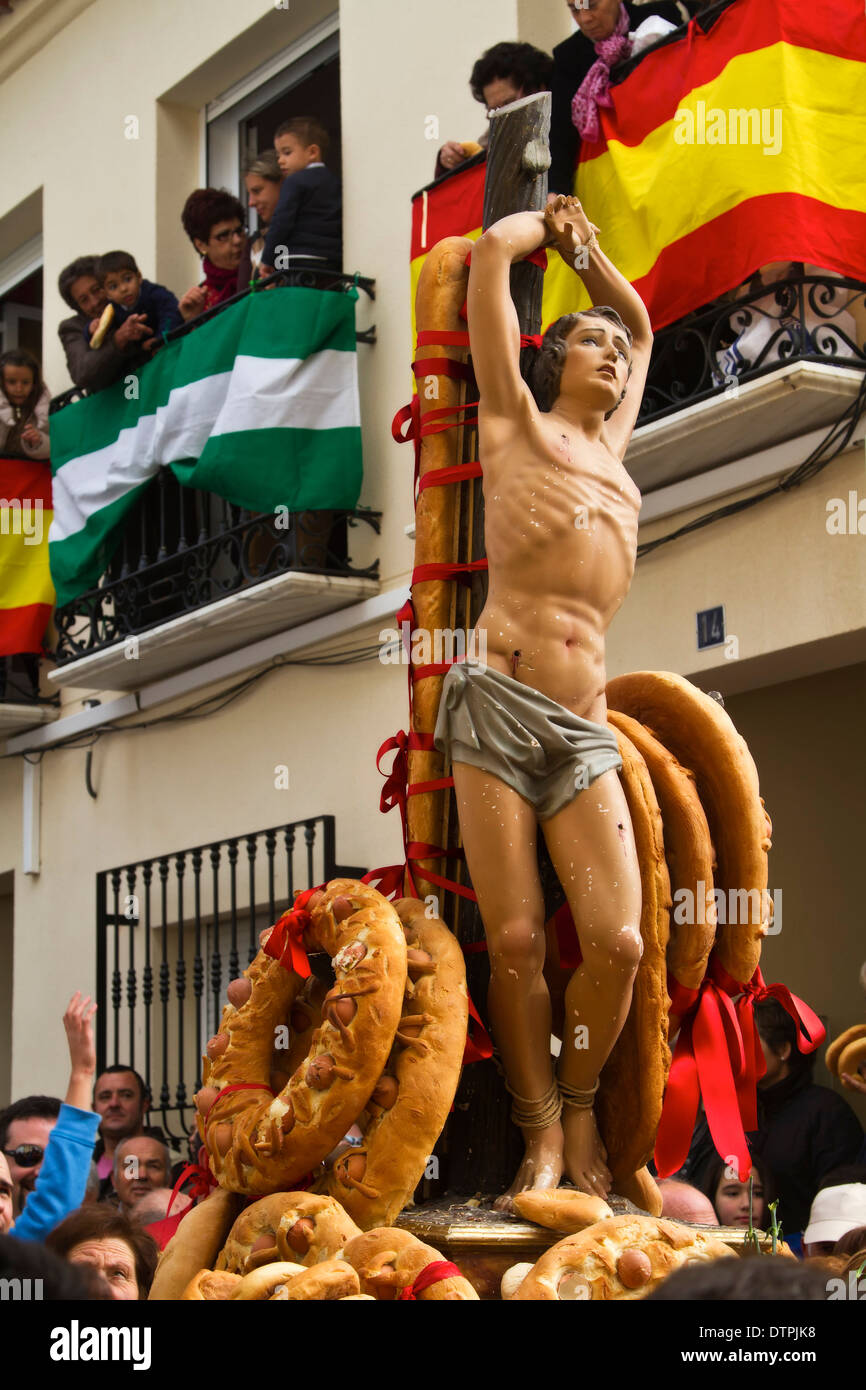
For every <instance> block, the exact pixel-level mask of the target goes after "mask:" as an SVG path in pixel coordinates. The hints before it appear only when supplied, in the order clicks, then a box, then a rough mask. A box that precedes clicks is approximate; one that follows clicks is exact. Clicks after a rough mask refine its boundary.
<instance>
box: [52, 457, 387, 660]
mask: <svg viewBox="0 0 866 1390" xmlns="http://www.w3.org/2000/svg"><path fill="white" fill-rule="evenodd" d="M380 520H381V513H380V512H373V511H366V510H358V511H316V512H297V513H294V512H293V513H288V514H280V515H276V514H272V513H270V512H268V513H262V514H257V513H254V512H249V511H245V510H244V509H243V508H242V507H236V506H233V505H232V503H230V502H227V501H225V499H224V498H221V497H217V496H216V495H215V494H214V493H210V492H201V491H200V490H198V489H196V488H188V487H182V486H181V485H180V483H179V482H178V481H177V479H176V478H175V476H174V474H173V473H172V471H171V469H169V468H162V469H160V471H159V473H158V474H157V476H156V478H154V480H153V482H152V483H151V484H150V487H149V488H148V489H147V490H146V491H145V492H144V493H143V494H142V496H141V498H140V499H139V500H138V502H137V504H136V506H135V508H134V510H133V511H132V513H131V514H130V516H129V518H128V520H127V524H126V526H125V528H124V531H123V537H122V540H121V542H120V545H119V548H118V550H117V551H116V552H115V554H114V557H113V558H112V560H111V563H110V565H109V567H108V570H107V571H106V573H105V574H104V575H103V576H102V578H101V580H100V582H99V584H97V585H96V586H95V587H93V588H92V589H88V590H86V591H85V593H83V594H81V595H79V597H78V598H76V599H74V600H73V601H72V602H71V603H67V604H65V605H64V606H63V607H61V608H58V609H57V612H56V613H55V619H54V621H55V625H56V628H57V648H56V653H55V655H56V659H57V663H58V665H60V666H62V665H63V664H64V663H66V662H70V661H76V660H78V659H79V658H81V657H82V656H87V655H89V654H90V653H91V652H97V651H102V650H104V649H105V648H106V647H111V646H114V645H115V644H116V643H118V642H123V641H124V640H125V639H126V638H128V637H129V636H132V635H138V634H141V633H144V632H147V631H148V630H149V629H151V628H154V627H158V626H159V625H160V624H161V623H164V622H167V621H168V620H169V619H171V618H177V617H180V616H181V615H182V614H184V613H189V612H191V611H193V610H195V609H199V608H202V607H204V606H205V605H206V604H210V603H215V602H216V601H217V600H218V599H221V598H226V597H227V596H228V595H229V594H233V593H237V592H238V590H240V589H247V588H249V587H251V586H252V585H254V584H260V583H262V582H263V581H264V580H267V579H272V578H274V576H275V575H278V574H285V573H288V572H289V571H293V570H294V571H297V570H303V571H304V572H305V573H308V574H310V573H312V574H327V575H342V576H354V577H356V578H367V579H375V578H377V577H378V573H379V562H378V560H376V561H374V562H373V563H372V564H370V565H367V566H366V567H358V566H355V565H353V564H352V562H351V560H350V558H349V536H350V533H351V532H352V530H353V529H354V528H356V527H357V526H358V525H359V524H361V523H363V524H365V525H366V526H369V527H370V528H371V529H372V530H373V531H374V532H375V533H376V534H377V535H378V534H379V524H380Z"/></svg>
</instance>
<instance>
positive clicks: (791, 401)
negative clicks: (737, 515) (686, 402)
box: [625, 362, 863, 493]
mask: <svg viewBox="0 0 866 1390" xmlns="http://www.w3.org/2000/svg"><path fill="white" fill-rule="evenodd" d="M862 383H863V371H862V369H858V368H852V367H837V366H833V365H830V364H824V363H820V362H792V363H790V364H789V365H788V366H785V367H781V368H780V369H779V370H778V371H776V372H770V373H768V374H767V375H766V376H762V377H758V378H757V380H755V381H747V382H744V383H743V384H742V385H740V386H738V388H737V390H736V392H733V391H732V392H730V393H729V394H726V393H722V394H721V395H718V396H711V397H709V398H708V399H707V400H705V401H698V402H697V403H696V404H695V405H690V406H685V407H684V408H683V409H682V410H677V411H674V412H673V413H672V414H670V415H665V416H664V417H663V418H662V419H660V420H654V421H652V423H651V424H648V425H642V426H641V427H640V428H639V429H636V430H635V432H634V434H633V436H632V439H631V443H630V444H629V447H628V452H627V454H626V457H625V465H626V468H627V469H628V471H629V473H630V474H631V476H632V478H633V479H634V481H635V482H636V483H637V485H638V487H639V488H640V490H641V492H643V493H649V492H654V491H655V490H656V489H657V488H661V487H667V486H668V485H669V484H671V483H676V482H681V481H682V480H684V479H685V478H692V477H695V476H696V475H697V474H699V473H705V472H707V471H708V470H709V469H711V468H716V467H718V466H719V464H723V463H729V462H730V461H731V460H732V459H739V458H743V457H744V456H745V455H748V454H754V453H758V452H759V451H760V450H761V449H766V448H769V447H770V446H771V445H773V444H780V443H782V442H784V441H785V440H788V439H794V438H797V437H798V436H799V435H801V434H809V433H811V432H812V431H813V430H816V429H821V428H823V427H828V426H830V425H831V424H832V423H833V422H834V421H835V420H837V419H838V418H839V416H840V415H841V414H842V412H843V411H844V410H845V408H846V406H848V405H849V404H850V403H851V401H852V400H853V399H854V397H855V396H856V395H857V392H858V390H859V389H860V387H861V385H862Z"/></svg>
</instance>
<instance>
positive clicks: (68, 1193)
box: [11, 1105, 99, 1240]
mask: <svg viewBox="0 0 866 1390" xmlns="http://www.w3.org/2000/svg"><path fill="white" fill-rule="evenodd" d="M98 1129H99V1116H98V1115H96V1114H95V1113H94V1112H93V1111H92V1110H78V1109H76V1107H75V1106H74V1105H61V1107H60V1114H59V1115H58V1117H57V1124H56V1125H55V1126H54V1128H53V1129H52V1131H51V1136H50V1138H49V1140H48V1147H47V1149H46V1150H45V1157H44V1159H43V1160H42V1168H41V1169H40V1172H39V1177H38V1178H37V1179H36V1186H35V1187H34V1189H33V1191H32V1192H31V1194H30V1196H29V1197H28V1198H27V1201H26V1203H25V1204H24V1210H23V1212H22V1213H21V1215H20V1216H19V1218H18V1220H17V1221H16V1222H15V1225H14V1226H13V1227H12V1231H11V1234H12V1235H13V1236H15V1238H16V1240H44V1239H45V1237H46V1236H47V1235H48V1234H49V1232H50V1231H53V1230H54V1227H55V1226H59V1225H60V1222H61V1221H62V1220H63V1219H64V1217H66V1216H69V1214H70V1213H71V1212H73V1211H77V1210H78V1208H79V1207H80V1206H81V1203H82V1202H83V1201H84V1192H85V1189H86V1187H87V1175H88V1173H89V1172H90V1164H91V1160H92V1158H93V1145H94V1144H95V1143H96V1131H97V1130H98Z"/></svg>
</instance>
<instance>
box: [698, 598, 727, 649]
mask: <svg viewBox="0 0 866 1390" xmlns="http://www.w3.org/2000/svg"><path fill="white" fill-rule="evenodd" d="M697 620H698V651H699V652H702V651H704V650H705V649H706V648H707V647H721V646H722V644H723V643H724V640H725V610H724V606H722V605H720V606H719V607H718V608H704V609H702V611H701V612H700V613H698V615H697Z"/></svg>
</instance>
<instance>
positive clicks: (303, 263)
mask: <svg viewBox="0 0 866 1390" xmlns="http://www.w3.org/2000/svg"><path fill="white" fill-rule="evenodd" d="M328 143H329V139H328V132H327V131H326V130H325V127H324V126H323V125H321V124H320V122H319V121H317V120H316V119H315V118H314V117H313V116H295V117H294V118H293V119H292V120H290V121H286V122H284V124H283V125H281V126H278V127H277V131H276V134H275V135H274V147H275V149H276V152H277V163H278V164H279V166H280V168H281V169H282V171H283V174H284V176H285V177H284V182H283V185H282V188H281V189H280V198H279V202H278V203H277V208H276V212H275V213H274V215H273V217H272V219H271V223H270V226H269V227H268V235H267V238H266V240H265V247H264V251H263V252H262V263H261V268H260V273H261V274H262V275H268V274H270V273H271V271H272V270H287V269H289V268H301V269H303V268H306V267H320V268H322V269H334V270H340V269H341V268H342V263H343V229H342V221H343V200H342V191H341V187H340V180H339V179H338V178H337V176H336V174H334V173H333V172H332V171H331V170H330V169H328V168H326V166H325V163H324V160H325V156H326V155H327V153H328Z"/></svg>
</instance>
